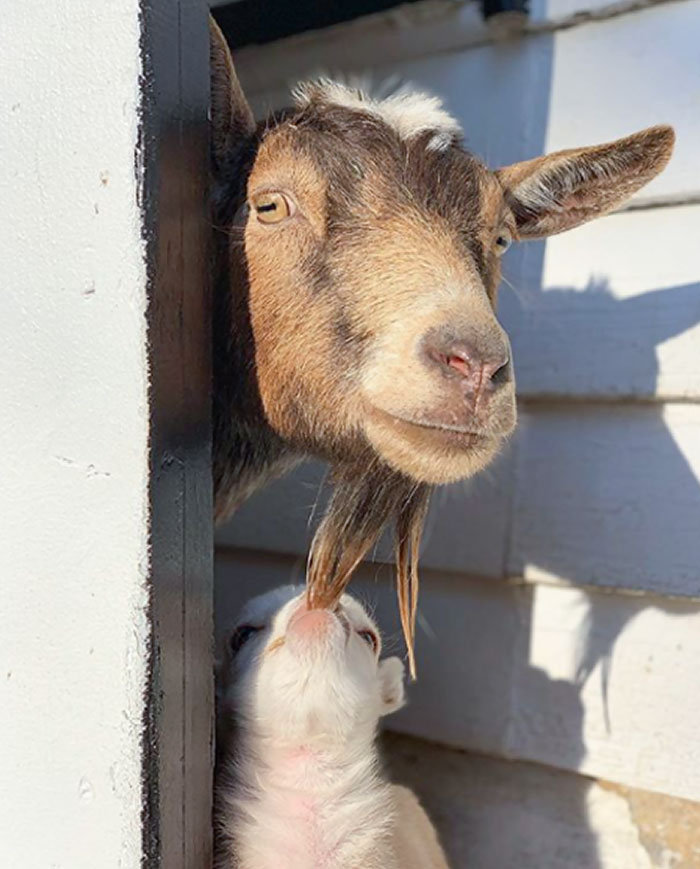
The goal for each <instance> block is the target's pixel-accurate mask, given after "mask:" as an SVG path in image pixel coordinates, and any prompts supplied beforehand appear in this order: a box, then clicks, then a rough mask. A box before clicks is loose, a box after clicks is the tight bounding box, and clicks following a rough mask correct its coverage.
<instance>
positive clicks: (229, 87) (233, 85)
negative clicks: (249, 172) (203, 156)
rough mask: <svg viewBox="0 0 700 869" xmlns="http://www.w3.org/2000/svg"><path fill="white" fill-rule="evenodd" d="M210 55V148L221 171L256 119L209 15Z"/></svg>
mask: <svg viewBox="0 0 700 869" xmlns="http://www.w3.org/2000/svg"><path fill="white" fill-rule="evenodd" d="M209 56H210V67H209V70H210V75H211V138H212V150H213V155H214V167H215V170H220V169H221V167H222V166H224V164H225V157H226V154H227V152H228V151H230V150H231V148H233V147H235V145H236V143H237V142H239V141H240V140H241V139H242V138H244V137H245V136H248V135H250V134H251V133H252V132H253V131H254V130H255V119H254V117H253V113H252V111H251V110H250V106H249V105H248V102H247V100H246V98H245V96H244V95H243V91H242V89H241V86H240V84H239V82H238V77H237V76H236V70H235V68H234V66H233V59H232V58H231V52H230V51H229V48H228V45H227V44H226V40H225V39H224V35H223V33H222V32H221V30H220V29H219V25H218V24H217V23H216V21H214V19H213V18H212V16H211V15H210V16H209Z"/></svg>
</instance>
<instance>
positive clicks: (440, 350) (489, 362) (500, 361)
mask: <svg viewBox="0 0 700 869" xmlns="http://www.w3.org/2000/svg"><path fill="white" fill-rule="evenodd" d="M428 355H429V356H430V357H431V358H432V359H433V361H434V362H437V363H438V365H440V367H441V368H442V369H443V371H444V372H445V373H449V374H457V375H459V377H460V378H461V379H462V381H463V383H464V385H465V386H466V387H467V389H468V391H470V392H475V393H478V392H481V391H483V390H487V389H494V388H495V387H497V386H498V385H500V384H501V383H506V382H507V381H508V380H509V379H510V356H509V355H508V352H507V350H505V348H504V349H502V350H501V349H499V351H497V352H491V351H489V352H484V351H480V350H478V349H477V348H476V347H474V346H473V345H472V344H470V343H469V342H467V341H451V342H449V343H447V344H445V345H444V346H441V347H438V346H434V347H430V348H429V349H428Z"/></svg>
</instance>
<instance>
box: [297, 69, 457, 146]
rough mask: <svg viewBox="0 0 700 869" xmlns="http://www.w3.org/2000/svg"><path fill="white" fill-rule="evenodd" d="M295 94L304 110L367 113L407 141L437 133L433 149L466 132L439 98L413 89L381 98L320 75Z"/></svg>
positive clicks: (360, 88)
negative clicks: (315, 107)
mask: <svg viewBox="0 0 700 869" xmlns="http://www.w3.org/2000/svg"><path fill="white" fill-rule="evenodd" d="M293 97H294V102H295V104H296V106H297V107H298V108H301V109H303V108H306V107H307V106H310V105H312V104H313V103H317V104H325V105H335V106H340V107H342V108H345V109H350V110H351V111H358V112H366V113H368V114H371V115H373V116H374V117H376V118H379V119H380V120H382V121H384V123H385V124H388V125H389V126H390V127H391V128H392V129H393V130H395V131H396V132H397V133H398V134H399V136H400V137H401V138H402V139H405V140H406V141H410V140H411V139H415V138H417V137H418V136H420V135H422V134H423V133H433V136H432V137H431V138H430V139H429V140H428V145H427V147H428V149H429V150H435V151H441V150H443V149H444V148H447V147H449V146H450V145H451V144H452V143H453V142H454V141H455V140H456V139H458V138H459V137H460V136H461V134H462V129H461V127H460V125H459V123H458V122H457V121H456V120H455V119H454V118H453V117H452V115H450V114H449V113H448V112H447V111H445V109H444V107H443V105H442V100H440V99H439V97H436V96H431V95H430V94H426V93H424V92H422V91H414V90H411V89H409V88H401V89H400V90H398V91H396V93H393V94H390V95H389V96H386V97H382V98H378V97H373V96H371V95H370V94H369V93H368V92H367V91H366V90H365V89H364V88H362V87H360V86H354V85H351V84H345V83H343V82H338V81H332V80H331V79H326V78H320V79H316V80H314V81H309V82H302V83H301V84H299V85H297V87H296V88H295V89H294V91H293Z"/></svg>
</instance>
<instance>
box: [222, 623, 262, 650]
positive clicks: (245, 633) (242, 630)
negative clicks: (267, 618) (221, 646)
mask: <svg viewBox="0 0 700 869" xmlns="http://www.w3.org/2000/svg"><path fill="white" fill-rule="evenodd" d="M261 630H262V626H261V625H240V626H239V627H237V628H236V630H235V631H234V632H233V635H232V636H231V639H230V640H229V648H230V649H231V652H232V653H233V654H234V655H237V654H238V652H240V650H241V648H242V647H243V646H244V645H245V644H246V643H247V642H248V640H249V639H250V638H251V637H252V636H253V634H257V632H258V631H261Z"/></svg>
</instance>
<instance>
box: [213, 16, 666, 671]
mask: <svg viewBox="0 0 700 869" xmlns="http://www.w3.org/2000/svg"><path fill="white" fill-rule="evenodd" d="M211 46H212V49H211V51H212V53H211V64H212V160H213V177H214V194H213V211H214V222H215V225H216V226H217V227H219V232H218V243H217V262H216V266H215V271H216V287H215V324H214V447H213V449H214V458H213V462H214V480H215V498H216V516H217V518H218V520H222V519H224V518H226V517H227V516H228V515H230V513H231V512H232V511H233V510H234V509H235V507H236V506H237V505H238V504H239V503H240V502H241V501H242V500H243V499H244V498H245V497H247V495H248V494H249V493H250V492H251V491H253V490H254V489H255V488H256V487H257V486H259V485H261V484H262V483H263V482H264V481H265V480H267V479H269V478H270V477H271V476H274V475H276V474H280V473H284V472H285V471H286V470H287V469H289V468H290V467H291V466H292V465H293V464H294V463H295V462H297V461H298V460H299V459H300V458H302V457H304V456H308V455H313V456H318V457H321V458H322V459H325V460H327V461H328V462H329V463H330V465H331V468H332V480H333V482H334V489H333V493H332V496H331V499H330V503H329V506H328V509H327V512H326V514H325V517H324V519H323V520H322V522H321V524H320V526H319V528H318V530H317V532H316V535H315V537H314V541H313V544H312V548H311V553H310V559H309V568H308V572H309V576H308V578H309V595H310V601H311V602H312V603H313V602H314V601H315V602H316V603H317V604H319V605H323V604H329V603H331V602H332V601H333V600H334V599H337V597H338V596H339V595H340V593H341V592H342V590H343V588H344V586H345V584H346V583H347V581H348V579H349V577H350V575H351V574H352V572H353V570H354V568H355V567H356V565H357V564H358V562H359V561H360V560H361V559H362V557H363V556H364V555H365V553H366V552H367V550H368V549H369V547H370V546H371V545H372V544H373V543H374V541H375V540H376V539H377V537H378V536H379V534H380V533H381V531H382V529H383V527H384V526H385V525H386V524H387V523H388V522H389V521H390V520H394V522H395V526H396V541H397V543H396V558H397V570H398V589H399V603H400V610H401V620H402V626H403V630H404V634H405V636H406V639H407V642H408V646H409V655H410V654H411V649H412V639H413V631H414V620H415V607H416V594H417V573H416V559H417V552H418V544H419V539H420V531H421V526H422V522H423V518H424V514H425V510H426V507H427V501H428V496H429V490H430V487H431V486H433V485H436V484H442V483H448V482H451V481H455V480H459V479H462V478H466V477H469V476H471V475H473V474H475V473H476V472H478V471H479V470H481V469H482V468H484V467H485V466H486V465H488V463H489V462H490V461H491V460H492V459H493V458H494V456H496V454H497V453H498V452H499V450H500V448H501V446H502V444H503V443H504V441H505V439H506V438H507V437H508V436H509V435H510V433H511V432H512V431H513V428H514V426H515V423H516V405H515V380H514V375H513V363H512V359H511V353H510V345H509V341H508V337H507V335H506V333H505V332H504V330H503V328H502V327H501V325H500V324H499V322H498V320H497V319H496V315H495V307H496V294H497V288H498V284H499V280H500V262H501V256H502V254H503V253H504V252H505V250H506V249H507V248H508V247H509V245H510V244H511V242H512V241H516V240H528V239H534V238H542V237H544V236H548V235H553V234H555V233H559V232H563V231H565V230H568V229H572V228H573V227H575V226H578V225H579V224H582V223H584V222H586V221H588V220H591V219H593V218H596V217H600V216H601V215H603V214H606V213H607V212H609V211H611V210H613V209H615V208H617V207H618V206H619V205H621V204H622V203H623V202H624V201H625V200H626V199H628V198H629V197H630V196H631V195H632V194H633V193H635V192H636V191H637V190H639V189H640V188H641V187H642V186H643V185H644V184H646V183H647V182H648V181H650V180H651V179H652V178H653V177H654V176H655V175H657V174H658V173H659V172H660V171H661V170H662V169H663V167H664V166H665V165H666V163H667V162H668V160H669V158H670V155H671V151H672V148H673V141H674V133H673V130H672V129H671V128H670V127H665V126H658V127H652V128H650V129H647V130H643V131H641V132H639V133H635V134H634V135H631V136H628V137H627V138H624V139H619V140H617V141H615V142H611V143H608V144H604V145H597V146H592V147H587V148H578V149H573V150H568V151H559V152H557V153H554V154H551V155H549V156H547V157H540V158H537V159H534V160H528V161H526V162H522V163H516V164H514V165H512V166H508V167H505V168H502V169H499V170H497V171H491V170H490V169H488V168H486V166H484V165H483V164H482V163H481V162H480V161H479V160H478V159H477V158H476V157H474V156H473V155H472V154H470V153H469V152H468V151H466V150H465V149H464V147H463V146H462V143H461V131H460V128H459V125H458V123H457V122H456V121H455V120H454V118H452V117H451V116H450V115H449V114H448V113H447V112H446V111H445V109H444V108H443V107H442V105H441V103H440V101H439V100H438V99H437V98H435V97H429V96H426V95H425V94H422V93H417V92H402V93H398V94H394V95H392V96H389V97H387V98H385V99H383V100H375V99H372V98H371V97H370V96H369V95H368V94H366V93H364V92H362V91H360V90H357V89H354V88H351V87H347V86H345V85H342V84H339V83H337V82H333V81H327V80H319V81H315V82H310V83H306V84H302V85H299V86H298V87H297V88H296V90H295V91H294V106H293V108H292V109H291V110H289V111H287V112H285V113H283V114H281V115H279V116H278V117H276V118H272V119H270V120H268V121H266V122H264V123H262V124H256V123H255V121H254V119H253V115H252V113H251V110H250V108H249V106H248V104H247V102H246V100H245V97H244V95H243V92H242V90H241V88H240V85H239V83H238V81H237V79H236V75H235V71H234V67H233V63H232V60H231V56H230V53H229V51H228V48H227V46H226V43H225V41H224V39H223V37H222V35H221V33H220V32H219V31H218V29H217V28H216V25H214V24H212V43H211ZM410 661H411V668H412V669H413V660H412V658H410Z"/></svg>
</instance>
